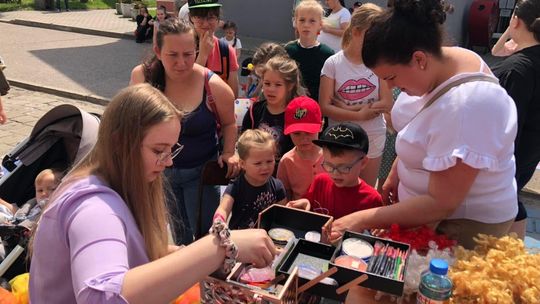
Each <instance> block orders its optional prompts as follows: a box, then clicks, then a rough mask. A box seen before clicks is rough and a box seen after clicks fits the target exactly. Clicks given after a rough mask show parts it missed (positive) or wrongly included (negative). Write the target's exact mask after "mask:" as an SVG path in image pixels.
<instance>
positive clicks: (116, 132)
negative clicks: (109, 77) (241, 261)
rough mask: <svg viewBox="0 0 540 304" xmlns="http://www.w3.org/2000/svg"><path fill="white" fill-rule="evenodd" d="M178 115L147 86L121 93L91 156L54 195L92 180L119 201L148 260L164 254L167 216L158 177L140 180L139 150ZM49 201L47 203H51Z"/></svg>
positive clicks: (111, 106) (103, 121) (110, 107)
mask: <svg viewBox="0 0 540 304" xmlns="http://www.w3.org/2000/svg"><path fill="white" fill-rule="evenodd" d="M181 118H182V113H181V112H180V111H179V110H178V109H177V108H176V107H175V106H174V105H173V104H172V103H171V102H169V100H168V99H167V97H165V95H163V93H161V92H160V91H159V90H157V89H155V88H153V87H152V86H151V85H149V84H147V83H143V84H138V85H135V86H131V87H128V88H125V89H123V90H121V91H120V92H119V93H118V94H117V95H116V96H115V97H114V98H113V99H112V100H111V102H110V103H109V105H108V106H107V108H106V109H105V112H104V113H103V116H102V118H101V123H100V126H99V131H98V140H97V143H96V145H95V146H94V148H93V149H92V150H91V151H90V153H89V154H88V155H87V156H86V157H85V158H84V159H82V160H81V161H80V162H79V163H78V164H77V165H76V166H75V167H74V168H73V169H72V170H71V171H70V172H69V173H68V175H67V176H66V178H65V179H64V181H63V183H62V185H60V187H59V188H58V190H57V191H56V192H55V193H54V195H53V196H54V197H56V198H58V197H59V196H60V195H61V193H62V192H63V191H62V190H63V189H66V187H67V186H69V185H70V184H71V183H73V182H75V181H76V180H78V179H80V178H84V177H87V176H89V175H96V176H98V177H99V178H101V179H102V180H103V181H104V182H105V183H107V185H108V186H109V187H110V188H111V189H113V190H114V191H115V192H117V193H118V195H120V197H122V199H123V200H124V202H125V203H126V205H127V206H128V208H129V210H130V211H131V213H132V215H133V217H134V219H135V222H136V224H137V227H138V228H139V230H140V232H141V234H142V236H143V238H144V242H145V247H146V252H147V254H148V257H149V258H150V260H155V259H158V258H160V257H163V256H165V255H166V254H167V244H168V239H167V223H168V212H167V206H166V203H165V194H164V190H163V180H162V178H161V176H159V177H158V178H156V179H155V180H154V181H152V182H148V181H146V180H145V176H144V169H143V160H142V155H141V149H140V147H141V145H142V141H143V139H144V137H145V136H146V134H147V133H148V130H149V129H150V128H152V127H153V126H155V125H157V124H159V123H162V122H167V121H170V120H173V119H178V120H180V119H181ZM52 200H54V198H52V199H51V201H52Z"/></svg>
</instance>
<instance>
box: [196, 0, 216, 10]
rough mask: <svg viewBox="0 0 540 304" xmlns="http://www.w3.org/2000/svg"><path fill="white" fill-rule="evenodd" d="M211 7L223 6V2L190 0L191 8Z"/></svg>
mask: <svg viewBox="0 0 540 304" xmlns="http://www.w3.org/2000/svg"><path fill="white" fill-rule="evenodd" d="M210 7H221V4H219V3H218V0H188V8H189V9H193V8H210Z"/></svg>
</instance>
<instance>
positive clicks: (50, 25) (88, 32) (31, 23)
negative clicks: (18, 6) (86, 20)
mask: <svg viewBox="0 0 540 304" xmlns="http://www.w3.org/2000/svg"><path fill="white" fill-rule="evenodd" d="M0 22H3V23H9V24H15V25H24V26H31V27H39V28H45V29H50V30H58V31H64V32H73V33H79V34H86V35H94V36H104V37H109V38H121V39H130V40H134V39H135V37H133V35H132V34H131V33H115V32H107V31H101V30H93V29H87V28H81V27H72V26H66V25H58V24H53V23H43V22H37V21H29V20H21V19H13V20H0Z"/></svg>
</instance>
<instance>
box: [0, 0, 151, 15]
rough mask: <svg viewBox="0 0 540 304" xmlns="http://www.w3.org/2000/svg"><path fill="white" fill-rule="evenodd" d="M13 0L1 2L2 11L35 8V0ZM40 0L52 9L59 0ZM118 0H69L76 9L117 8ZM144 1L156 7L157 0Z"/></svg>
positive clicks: (62, 3)
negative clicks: (86, 0)
mask: <svg viewBox="0 0 540 304" xmlns="http://www.w3.org/2000/svg"><path fill="white" fill-rule="evenodd" d="M0 1H6V0H0ZM7 1H12V2H7V3H0V12H8V11H17V10H34V9H35V6H34V1H35V0H21V3H18V2H17V1H13V0H7ZM38 1H45V3H48V4H49V6H51V9H54V8H56V1H57V0H38ZM116 2H117V1H116V0H88V2H85V3H83V2H81V1H80V0H70V1H69V9H75V10H92V9H110V8H115V7H116V6H115V3H116ZM144 3H146V4H147V5H148V7H156V0H149V1H147V0H145V1H144ZM60 7H61V8H62V9H64V0H60Z"/></svg>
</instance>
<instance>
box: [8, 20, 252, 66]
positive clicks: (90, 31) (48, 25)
mask: <svg viewBox="0 0 540 304" xmlns="http://www.w3.org/2000/svg"><path fill="white" fill-rule="evenodd" d="M0 22H2V23H8V24H14V25H23V26H30V27H39V28H45V29H50V30H57V31H64V32H72V33H79V34H86V35H94V36H103V37H109V38H119V39H129V40H135V37H134V36H133V35H132V33H116V32H108V31H102V30H93V29H87V28H82V27H73V26H67V25H59V24H54V23H44V22H37V21H30V20H22V19H12V20H0ZM239 38H240V40H241V39H242V36H240V37H239ZM246 38H247V37H246ZM255 51H256V47H255V49H247V48H243V49H242V54H244V55H248V56H249V57H252V56H253V54H255Z"/></svg>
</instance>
